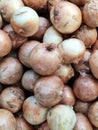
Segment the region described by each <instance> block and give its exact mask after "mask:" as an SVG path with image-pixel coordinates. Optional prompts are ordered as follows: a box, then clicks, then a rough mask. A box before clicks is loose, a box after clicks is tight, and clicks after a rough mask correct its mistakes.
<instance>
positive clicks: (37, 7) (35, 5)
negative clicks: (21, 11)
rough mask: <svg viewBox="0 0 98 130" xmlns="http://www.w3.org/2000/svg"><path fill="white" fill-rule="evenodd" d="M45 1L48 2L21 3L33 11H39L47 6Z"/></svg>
mask: <svg viewBox="0 0 98 130" xmlns="http://www.w3.org/2000/svg"><path fill="white" fill-rule="evenodd" d="M47 1H48V0H37V1H35V0H23V2H24V3H25V5H27V6H29V7H31V8H33V9H35V10H40V9H43V8H46V6H47Z"/></svg>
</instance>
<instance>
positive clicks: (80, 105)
mask: <svg viewBox="0 0 98 130" xmlns="http://www.w3.org/2000/svg"><path fill="white" fill-rule="evenodd" d="M89 106H90V103H88V102H82V101H81V100H78V99H77V100H76V102H75V105H74V110H75V112H79V113H83V114H87V112H88V108H89Z"/></svg>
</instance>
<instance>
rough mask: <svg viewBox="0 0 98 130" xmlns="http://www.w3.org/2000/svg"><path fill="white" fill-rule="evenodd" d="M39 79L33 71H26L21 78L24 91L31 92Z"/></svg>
mask: <svg viewBox="0 0 98 130" xmlns="http://www.w3.org/2000/svg"><path fill="white" fill-rule="evenodd" d="M38 78H39V75H38V74H37V73H35V72H34V71H33V70H28V71H26V72H25V73H24V74H23V76H22V80H21V82H22V86H23V88H24V89H26V90H28V91H31V92H33V90H34V84H35V82H36V81H37V79H38Z"/></svg>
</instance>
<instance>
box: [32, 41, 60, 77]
mask: <svg viewBox="0 0 98 130" xmlns="http://www.w3.org/2000/svg"><path fill="white" fill-rule="evenodd" d="M61 63H62V55H61V54H60V52H59V49H58V48H57V46H56V45H55V44H52V43H50V44H49V43H42V44H38V45H37V46H36V47H34V48H33V49H32V52H31V55H30V64H31V67H32V68H33V69H34V71H35V72H37V73H38V74H40V75H52V74H53V73H54V72H55V71H56V70H57V69H58V68H59V67H60V64H61Z"/></svg>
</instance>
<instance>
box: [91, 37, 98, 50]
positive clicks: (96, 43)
mask: <svg viewBox="0 0 98 130" xmlns="http://www.w3.org/2000/svg"><path fill="white" fill-rule="evenodd" d="M92 49H93V50H98V39H97V40H96V42H95V44H93V46H92Z"/></svg>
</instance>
